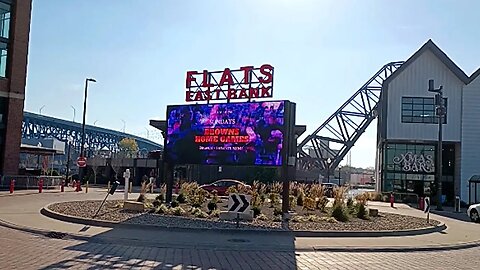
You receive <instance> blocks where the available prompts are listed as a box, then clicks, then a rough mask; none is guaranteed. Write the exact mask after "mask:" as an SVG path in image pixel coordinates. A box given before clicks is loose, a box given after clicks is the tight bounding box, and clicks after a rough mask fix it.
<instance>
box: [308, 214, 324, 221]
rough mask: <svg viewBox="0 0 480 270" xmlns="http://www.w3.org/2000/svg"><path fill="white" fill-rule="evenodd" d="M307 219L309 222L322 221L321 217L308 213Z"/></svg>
mask: <svg viewBox="0 0 480 270" xmlns="http://www.w3.org/2000/svg"><path fill="white" fill-rule="evenodd" d="M307 220H308V221H310V222H320V221H322V219H321V218H320V217H319V216H317V215H309V216H308V217H307Z"/></svg>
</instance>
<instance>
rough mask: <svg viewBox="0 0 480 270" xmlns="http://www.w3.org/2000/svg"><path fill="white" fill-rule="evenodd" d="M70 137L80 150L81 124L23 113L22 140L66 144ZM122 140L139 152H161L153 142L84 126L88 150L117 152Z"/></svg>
mask: <svg viewBox="0 0 480 270" xmlns="http://www.w3.org/2000/svg"><path fill="white" fill-rule="evenodd" d="M69 137H71V139H73V140H72V145H73V146H74V148H80V144H81V141H82V124H81V123H76V122H72V121H67V120H63V119H58V118H54V117H50V116H44V115H39V114H35V113H31V112H24V113H23V123H22V138H26V139H32V138H33V139H44V138H56V139H57V140H59V141H62V142H67V140H68V138H69ZM124 138H133V139H135V140H136V141H137V144H138V148H139V150H143V151H155V150H163V146H162V145H160V144H158V143H155V142H153V141H150V140H147V139H145V138H142V137H138V136H135V135H132V134H128V133H123V132H119V131H115V130H111V129H106V128H101V127H96V126H91V125H85V142H86V143H87V145H88V147H89V148H90V149H95V150H109V151H112V152H116V151H118V142H120V141H121V140H122V139H124Z"/></svg>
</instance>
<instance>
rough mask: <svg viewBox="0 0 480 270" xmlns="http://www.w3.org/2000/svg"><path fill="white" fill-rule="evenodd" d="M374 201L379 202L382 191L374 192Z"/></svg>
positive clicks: (381, 198) (381, 197)
mask: <svg viewBox="0 0 480 270" xmlns="http://www.w3.org/2000/svg"><path fill="white" fill-rule="evenodd" d="M373 200H374V201H377V202H381V201H382V200H383V195H382V193H379V192H375V195H374V197H373Z"/></svg>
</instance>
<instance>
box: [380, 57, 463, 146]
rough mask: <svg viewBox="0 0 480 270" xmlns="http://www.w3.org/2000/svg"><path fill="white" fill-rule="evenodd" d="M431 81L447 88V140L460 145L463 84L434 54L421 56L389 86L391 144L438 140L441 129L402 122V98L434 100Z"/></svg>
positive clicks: (389, 132) (445, 135)
mask: <svg viewBox="0 0 480 270" xmlns="http://www.w3.org/2000/svg"><path fill="white" fill-rule="evenodd" d="M429 79H434V80H435V85H436V86H437V87H438V85H443V93H444V96H445V97H446V98H448V112H447V124H446V125H444V135H443V137H444V140H445V141H451V142H460V138H461V134H460V133H461V132H460V127H461V107H462V87H463V82H462V81H460V80H459V79H458V78H457V77H456V76H455V75H454V74H453V73H452V72H451V71H450V70H449V69H448V68H447V67H446V66H445V65H444V64H443V63H442V62H441V61H440V60H439V59H438V58H437V57H436V56H435V55H434V54H433V53H431V52H430V51H426V52H425V53H423V54H422V55H420V56H419V57H418V58H417V59H416V60H415V61H414V62H413V63H411V64H410V65H409V66H408V67H406V69H405V70H404V71H403V72H402V73H400V74H399V75H398V76H397V77H396V78H395V79H394V80H392V82H390V84H389V85H388V95H387V96H388V107H387V138H386V139H387V140H392V139H393V140H429V141H436V140H437V134H438V125H436V124H423V123H420V124H417V123H402V122H401V113H402V109H401V106H402V97H404V96H407V97H433V96H434V94H433V93H429V92H428V91H427V89H428V80H429Z"/></svg>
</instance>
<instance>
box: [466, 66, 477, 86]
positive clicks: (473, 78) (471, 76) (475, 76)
mask: <svg viewBox="0 0 480 270" xmlns="http://www.w3.org/2000/svg"><path fill="white" fill-rule="evenodd" d="M478 75H480V68H478V69H477V71H475V72H474V73H472V75H470V79H469V80H468V83H471V82H473V80H475V79H476V78H477V77H478Z"/></svg>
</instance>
